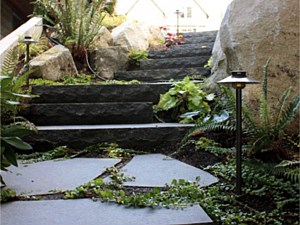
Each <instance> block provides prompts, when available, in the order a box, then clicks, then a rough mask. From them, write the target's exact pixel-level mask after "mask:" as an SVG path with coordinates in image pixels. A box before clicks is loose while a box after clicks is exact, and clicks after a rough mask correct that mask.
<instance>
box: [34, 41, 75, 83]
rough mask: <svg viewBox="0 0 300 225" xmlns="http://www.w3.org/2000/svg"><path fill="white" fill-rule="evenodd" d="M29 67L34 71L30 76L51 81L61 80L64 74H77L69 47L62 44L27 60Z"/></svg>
mask: <svg viewBox="0 0 300 225" xmlns="http://www.w3.org/2000/svg"><path fill="white" fill-rule="evenodd" d="M29 68H30V69H33V71H34V72H33V73H32V74H31V75H30V76H31V77H33V78H43V79H47V80H53V81H58V80H61V79H63V77H64V76H77V75H78V71H77V69H76V66H75V63H74V60H73V57H72V55H71V53H70V51H69V49H68V48H66V47H64V46H62V45H55V46H54V47H52V48H50V49H49V50H47V51H46V52H44V53H42V54H41V55H39V56H37V57H36V58H34V59H32V60H31V61H30V62H29Z"/></svg>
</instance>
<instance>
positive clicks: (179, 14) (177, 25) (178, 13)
mask: <svg viewBox="0 0 300 225" xmlns="http://www.w3.org/2000/svg"><path fill="white" fill-rule="evenodd" d="M175 14H176V15H177V23H176V27H177V28H176V35H178V34H179V16H181V17H183V16H184V14H183V13H182V12H180V11H179V10H178V9H177V10H176V11H175Z"/></svg>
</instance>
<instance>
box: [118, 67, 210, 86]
mask: <svg viewBox="0 0 300 225" xmlns="http://www.w3.org/2000/svg"><path fill="white" fill-rule="evenodd" d="M209 74H210V70H209V69H205V68H202V67H195V68H175V69H157V70H136V71H120V72H116V73H115V79H117V80H128V81H129V80H132V79H137V80H140V81H145V82H149V81H169V80H171V79H175V80H179V79H183V78H184V77H185V76H188V75H189V76H193V75H196V76H199V77H204V76H207V75H209Z"/></svg>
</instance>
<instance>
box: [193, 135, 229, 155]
mask: <svg viewBox="0 0 300 225" xmlns="http://www.w3.org/2000/svg"><path fill="white" fill-rule="evenodd" d="M195 144H196V147H197V149H198V150H204V151H208V152H210V153H212V154H214V155H216V156H219V155H233V154H234V152H235V148H224V147H222V146H221V145H220V144H219V143H217V142H216V141H214V140H212V139H209V138H206V137H200V138H199V140H197V141H196V142H195Z"/></svg>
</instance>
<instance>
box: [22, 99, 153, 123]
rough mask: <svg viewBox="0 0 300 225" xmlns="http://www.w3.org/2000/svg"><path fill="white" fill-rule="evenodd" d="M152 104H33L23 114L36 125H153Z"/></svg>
mask: <svg viewBox="0 0 300 225" xmlns="http://www.w3.org/2000/svg"><path fill="white" fill-rule="evenodd" d="M152 106H153V105H152V102H134V103H131V102H126V103H118V102H116V103H68V104H64V103H62V104H32V105H30V107H29V108H28V109H27V110H23V111H22V112H21V115H22V116H24V117H25V118H27V119H28V120H29V121H31V122H33V123H34V124H35V125H96V124H131V123H152V122H153V110H152Z"/></svg>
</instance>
